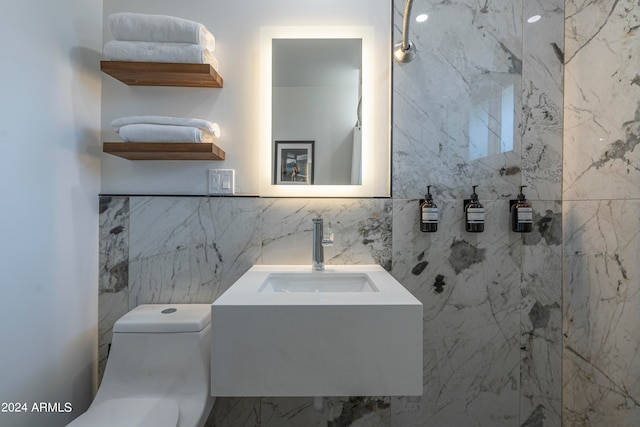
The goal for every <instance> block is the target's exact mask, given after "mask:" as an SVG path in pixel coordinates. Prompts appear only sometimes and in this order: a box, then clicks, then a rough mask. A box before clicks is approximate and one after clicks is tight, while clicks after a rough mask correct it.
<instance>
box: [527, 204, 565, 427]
mask: <svg viewBox="0 0 640 427" xmlns="http://www.w3.org/2000/svg"><path fill="white" fill-rule="evenodd" d="M532 207H533V209H534V230H533V231H532V232H531V233H527V234H523V235H522V238H523V246H522V285H521V293H522V295H521V301H520V303H521V308H520V310H521V311H520V325H521V326H520V327H521V337H520V350H521V362H520V389H521V396H522V397H521V400H520V423H521V425H525V426H533V425H541V426H542V425H543V426H546V427H550V426H560V425H561V414H562V402H561V400H562V388H561V387H562V308H561V307H562V203H560V202H538V201H534V202H532ZM542 420H543V421H542ZM538 421H540V422H542V424H540V423H538V424H536V423H537V422H538Z"/></svg>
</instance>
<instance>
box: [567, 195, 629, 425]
mask: <svg viewBox="0 0 640 427" xmlns="http://www.w3.org/2000/svg"><path fill="white" fill-rule="evenodd" d="M638 212H640V201H638V200H628V201H624V200H609V201H576V202H565V203H564V241H565V250H564V256H565V271H564V282H565V286H564V301H563V316H564V322H563V323H564V324H563V329H564V336H565V341H564V353H563V369H564V373H563V405H564V407H565V408H566V409H565V411H564V414H563V421H564V423H565V424H566V425H594V426H595V425H629V426H630V425H635V424H637V423H638V421H639V420H640V403H639V402H640V378H639V377H638V375H635V374H634V373H637V372H640V360H639V359H638V357H636V355H637V354H638V353H639V352H640V341H639V340H638V336H639V335H640V327H639V323H638V307H640V293H639V292H638V289H637V285H638V278H639V277H640V267H639V266H638V253H640V238H639V237H640V221H639V219H638Z"/></svg>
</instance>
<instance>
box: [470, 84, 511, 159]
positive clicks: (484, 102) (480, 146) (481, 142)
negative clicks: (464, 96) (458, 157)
mask: <svg viewBox="0 0 640 427" xmlns="http://www.w3.org/2000/svg"><path fill="white" fill-rule="evenodd" d="M519 81H520V75H518V74H510V73H497V72H491V73H486V74H483V75H481V76H479V77H478V78H477V79H475V81H474V84H473V91H472V94H471V108H470V110H469V118H468V132H469V160H476V159H480V158H483V157H491V156H495V155H497V154H503V153H508V152H511V151H514V149H515V148H516V146H515V145H514V140H515V139H516V134H515V133H514V132H515V130H516V129H517V128H518V125H519V124H518V123H517V122H516V114H515V111H516V98H515V94H516V93H519V91H520V87H519Z"/></svg>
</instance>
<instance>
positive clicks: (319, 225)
mask: <svg viewBox="0 0 640 427" xmlns="http://www.w3.org/2000/svg"><path fill="white" fill-rule="evenodd" d="M325 246H333V233H329V238H325V237H324V226H323V221H322V218H314V219H313V248H312V250H313V263H312V267H313V269H314V270H324V247H325Z"/></svg>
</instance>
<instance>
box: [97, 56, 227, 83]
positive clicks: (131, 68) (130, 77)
mask: <svg viewBox="0 0 640 427" xmlns="http://www.w3.org/2000/svg"><path fill="white" fill-rule="evenodd" d="M100 70H102V71H103V72H104V73H106V74H109V75H110V76H111V77H113V78H115V79H118V80H120V81H121V82H122V83H124V84H127V85H129V86H180V87H212V88H221V87H222V77H220V75H219V74H218V73H217V72H216V70H214V69H213V67H212V66H211V65H209V64H177V63H169V62H128V61H100Z"/></svg>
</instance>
